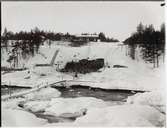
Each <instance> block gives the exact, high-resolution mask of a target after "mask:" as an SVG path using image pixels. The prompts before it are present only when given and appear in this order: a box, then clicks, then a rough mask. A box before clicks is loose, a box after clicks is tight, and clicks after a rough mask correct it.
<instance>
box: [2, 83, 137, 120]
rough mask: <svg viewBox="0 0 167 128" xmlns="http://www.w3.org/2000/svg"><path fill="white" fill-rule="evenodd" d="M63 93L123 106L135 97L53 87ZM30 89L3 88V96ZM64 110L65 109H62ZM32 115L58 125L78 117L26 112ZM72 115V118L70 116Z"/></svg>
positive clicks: (123, 92)
mask: <svg viewBox="0 0 167 128" xmlns="http://www.w3.org/2000/svg"><path fill="white" fill-rule="evenodd" d="M52 88H55V89H57V90H59V91H60V92H61V97H63V98H76V97H95V98H98V99H102V100H104V101H109V102H118V103H120V102H121V104H122V103H124V102H125V101H126V99H127V97H128V96H131V95H134V94H135V93H134V92H133V93H132V91H130V90H111V89H100V88H91V87H89V86H81V85H73V86H70V87H58V86H56V87H55V86H52ZM27 89H30V88H28V87H17V86H13V87H8V88H7V87H4V86H2V87H1V95H5V94H9V92H10V93H11V94H12V93H14V92H19V91H23V90H27ZM18 106H19V107H22V108H24V103H19V104H18ZM62 109H63V108H62ZM26 111H28V112H30V113H33V114H34V115H35V116H36V117H38V118H42V119H46V120H47V121H48V123H58V122H73V121H75V119H76V118H77V117H78V116H76V117H75V115H74V113H67V114H66V115H68V116H67V117H61V116H53V115H46V114H44V112H32V111H30V110H26ZM69 115H70V116H69Z"/></svg>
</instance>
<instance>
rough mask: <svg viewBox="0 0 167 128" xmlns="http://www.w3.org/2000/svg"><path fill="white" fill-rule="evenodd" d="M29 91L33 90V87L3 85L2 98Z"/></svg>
mask: <svg viewBox="0 0 167 128" xmlns="http://www.w3.org/2000/svg"><path fill="white" fill-rule="evenodd" d="M27 89H31V87H19V86H4V85H1V96H3V95H10V94H13V93H17V92H20V91H25V90H27Z"/></svg>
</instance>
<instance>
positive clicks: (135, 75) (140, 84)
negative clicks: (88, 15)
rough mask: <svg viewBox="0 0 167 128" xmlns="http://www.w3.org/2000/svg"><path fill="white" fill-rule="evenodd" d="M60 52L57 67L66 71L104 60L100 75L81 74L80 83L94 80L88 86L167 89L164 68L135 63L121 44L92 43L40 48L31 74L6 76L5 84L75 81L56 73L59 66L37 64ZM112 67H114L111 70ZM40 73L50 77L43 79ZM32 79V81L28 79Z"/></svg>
mask: <svg viewBox="0 0 167 128" xmlns="http://www.w3.org/2000/svg"><path fill="white" fill-rule="evenodd" d="M57 49H60V51H59V53H58V56H57V58H56V60H55V64H59V68H63V67H64V65H65V64H66V63H67V62H69V61H72V60H73V61H78V60H80V59H86V58H88V59H96V58H104V60H105V65H106V67H105V68H103V69H101V70H100V72H92V73H88V74H86V75H82V74H79V75H78V76H79V78H78V79H77V80H78V81H81V80H82V81H93V82H95V83H87V82H85V83H84V85H87V86H93V87H100V88H110V89H129V90H147V91H150V90H157V89H158V90H159V89H164V86H165V72H164V66H161V67H160V68H158V69H152V68H150V65H149V64H145V63H144V62H143V61H141V60H140V61H138V60H139V59H138V60H132V59H131V58H130V57H129V56H126V52H127V48H126V46H125V45H120V44H119V43H101V42H91V43H90V44H88V45H86V46H82V47H70V46H63V45H53V46H52V47H49V46H48V45H44V46H41V47H40V50H39V52H40V54H42V55H43V56H45V57H43V56H41V55H40V54H37V55H36V56H35V57H33V58H30V59H29V60H28V62H27V63H26V66H27V67H30V69H31V71H32V72H31V73H28V72H27V71H22V72H13V73H8V74H5V75H2V82H3V83H6V84H14V85H18V86H35V85H37V84H41V83H42V82H43V83H46V82H50V83H51V82H56V81H60V80H72V79H73V78H74V77H73V74H64V73H60V72H57V71H56V68H57V67H36V68H32V67H33V65H34V64H46V63H50V61H51V59H52V57H53V54H54V53H55V51H56V50H57ZM113 65H124V66H127V67H128V68H113ZM108 66H110V68H109V67H108ZM39 74H46V76H40V75H39ZM27 77H30V79H26V78H27Z"/></svg>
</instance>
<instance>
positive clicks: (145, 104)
mask: <svg viewBox="0 0 167 128" xmlns="http://www.w3.org/2000/svg"><path fill="white" fill-rule="evenodd" d="M57 49H60V51H59V53H58V56H57V58H56V60H55V63H56V64H57V63H59V64H60V65H59V68H63V67H64V65H65V64H66V63H67V62H68V61H72V60H73V61H78V60H80V59H86V58H89V59H96V58H104V60H105V65H106V67H105V68H103V69H100V71H99V72H92V73H88V74H78V76H79V77H78V78H77V79H75V80H74V74H72V73H66V74H65V73H60V72H58V71H57V70H56V69H57V67H56V66H54V67H36V68H34V67H33V65H35V64H46V63H50V61H51V59H52V57H53V54H54V52H55V51H56V50H57ZM126 50H127V49H126V46H123V45H119V44H117V43H100V42H96V43H93V42H92V43H90V44H89V45H86V46H82V47H69V46H63V45H54V46H52V47H49V46H47V45H44V46H42V47H41V48H40V53H41V54H42V55H44V56H45V57H43V56H41V55H40V54H37V55H36V56H35V57H33V58H30V59H29V60H28V61H27V62H26V63H25V64H26V65H25V66H26V67H29V68H30V71H31V72H30V73H28V71H16V72H12V73H7V74H4V75H2V76H1V78H2V83H4V84H7V85H17V86H30V87H34V88H35V87H37V85H38V84H41V85H47V84H50V83H54V82H57V81H61V80H70V81H69V82H68V81H67V83H66V84H65V85H66V86H70V85H74V84H76V85H78V84H80V85H86V86H91V87H98V88H105V89H127V90H142V91H148V92H145V93H137V94H135V95H133V96H130V97H128V99H127V102H125V103H124V104H123V105H122V104H121V105H120V104H112V103H109V102H105V101H103V100H101V99H97V98H93V97H78V98H62V97H60V96H61V93H60V92H59V91H58V90H56V89H52V88H49V87H48V88H43V89H41V90H39V91H37V92H33V93H30V94H27V95H25V96H24V97H22V98H17V99H11V100H9V101H2V108H1V110H2V114H1V115H2V126H104V125H106V126H127V127H128V126H136V127H138V126H165V116H166V111H165V108H166V107H165V106H166V105H165V104H166V103H165V93H166V92H165V85H166V84H165V70H164V69H165V67H164V66H163V65H161V66H160V67H159V68H156V69H153V68H151V66H150V65H149V64H145V63H144V62H143V61H142V60H141V59H140V56H138V59H137V60H132V59H131V58H129V57H128V56H126V52H127V51H126ZM1 61H2V60H1ZM113 65H124V66H127V67H128V68H113ZM108 66H110V67H108ZM40 74H46V75H45V76H40ZM27 78H28V79H27ZM71 80H74V81H71ZM20 102H22V103H23V107H24V109H23V108H20V107H18V104H19V103H20ZM28 111H32V112H39V111H40V112H41V111H43V112H44V114H49V115H53V116H77V117H78V118H77V119H76V120H75V121H74V122H66V123H65V122H60V123H51V124H50V123H48V122H47V120H44V119H39V118H37V117H36V116H35V115H33V114H32V113H29V112H28Z"/></svg>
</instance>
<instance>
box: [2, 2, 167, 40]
mask: <svg viewBox="0 0 167 128" xmlns="http://www.w3.org/2000/svg"><path fill="white" fill-rule="evenodd" d="M161 3H162V2H2V7H1V8H2V31H3V29H4V27H7V29H8V30H11V31H13V32H16V31H21V30H26V31H30V29H32V28H34V27H36V26H37V27H39V28H40V29H44V30H51V31H54V32H63V33H64V32H69V33H71V34H76V33H82V32H89V33H94V32H97V33H99V32H104V33H105V34H106V35H107V36H109V37H114V38H117V39H119V40H124V39H125V38H127V37H128V36H130V34H131V33H132V32H134V31H135V30H136V26H137V25H138V24H139V23H140V22H142V23H143V24H153V25H154V27H155V28H156V29H159V27H160V25H161V24H162V23H163V22H164V21H165V20H164V17H165V16H164V9H165V8H164V7H161V6H160V4H161Z"/></svg>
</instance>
